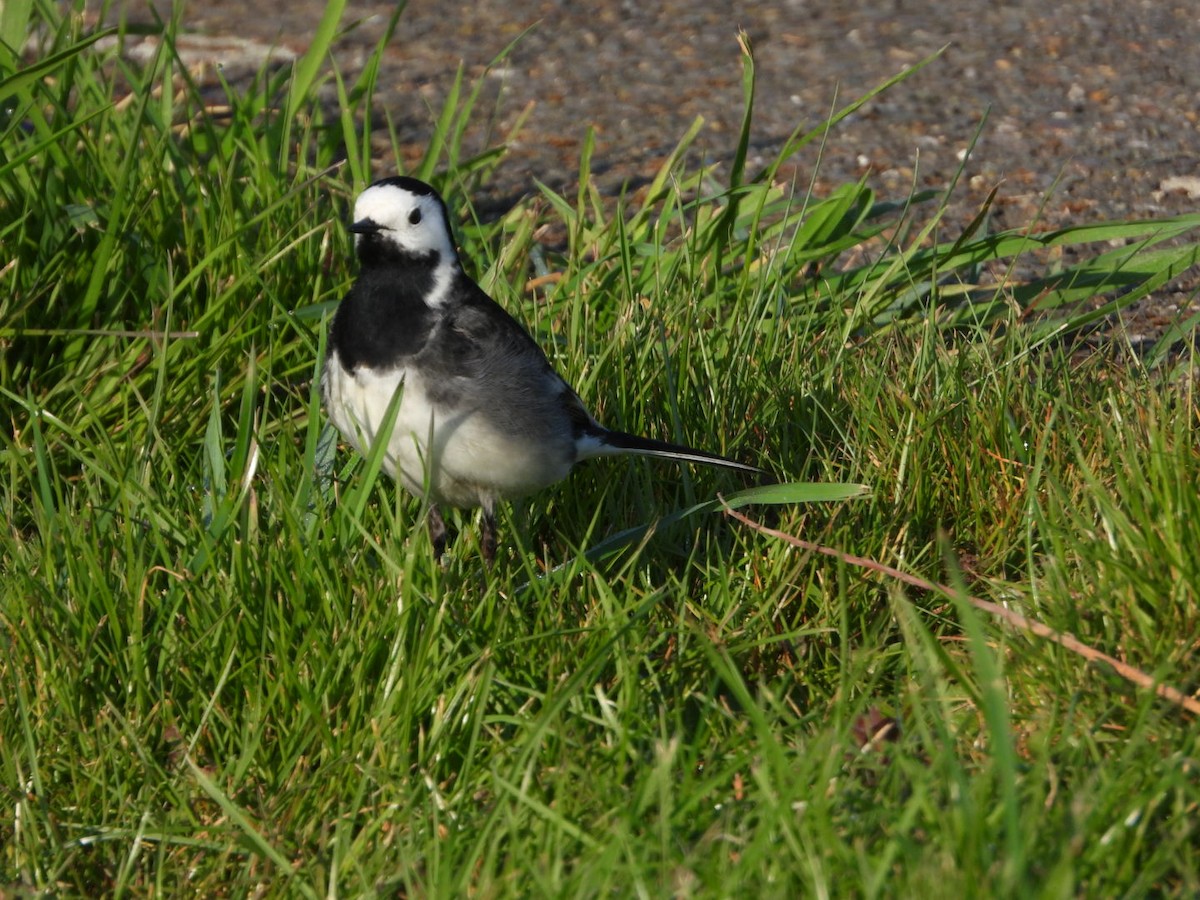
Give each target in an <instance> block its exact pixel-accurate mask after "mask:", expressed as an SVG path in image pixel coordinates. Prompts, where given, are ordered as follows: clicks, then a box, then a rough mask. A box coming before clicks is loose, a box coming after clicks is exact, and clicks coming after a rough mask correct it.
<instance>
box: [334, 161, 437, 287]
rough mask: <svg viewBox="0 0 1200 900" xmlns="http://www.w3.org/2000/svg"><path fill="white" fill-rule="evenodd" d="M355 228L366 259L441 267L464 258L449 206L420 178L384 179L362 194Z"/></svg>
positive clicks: (359, 248)
mask: <svg viewBox="0 0 1200 900" xmlns="http://www.w3.org/2000/svg"><path fill="white" fill-rule="evenodd" d="M350 230H351V231H352V232H354V234H355V236H356V237H355V241H354V243H355V248H356V249H357V251H358V257H359V259H360V260H362V261H363V262H368V261H372V262H373V261H387V260H391V261H405V260H408V261H413V262H417V261H420V262H423V263H426V264H430V263H432V264H433V265H434V266H435V267H436V266H438V265H440V264H445V263H453V262H455V261H456V260H457V259H458V253H457V251H456V250H455V249H454V241H453V239H452V237H451V234H450V217H449V215H448V214H447V212H446V204H445V203H444V202H442V198H441V197H439V196H438V194H437V191H435V190H434V189H433V188H431V187H430V186H429V185H427V184H426V183H425V182H423V181H418V180H417V179H416V178H409V177H407V176H403V175H398V176H394V177H392V178H384V179H383V180H381V181H377V182H375V183H374V184H372V185H371V186H370V187H369V188H367V189H366V190H365V191H363V192H362V193H361V194H359V195H358V199H357V200H356V201H355V203H354V222H353V224H352V225H351V226H350Z"/></svg>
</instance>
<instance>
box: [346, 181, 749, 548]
mask: <svg viewBox="0 0 1200 900" xmlns="http://www.w3.org/2000/svg"><path fill="white" fill-rule="evenodd" d="M350 231H352V232H354V234H355V236H356V237H355V247H356V250H357V253H358V261H359V264H360V271H359V275H358V279H357V280H356V281H355V282H354V286H353V287H351V289H350V292H349V293H348V294H347V295H346V297H345V299H343V300H342V302H341V304H340V305H339V306H338V309H337V313H336V314H335V316H334V319H333V328H332V331H331V333H330V339H329V353H328V358H327V359H326V362H325V372H324V376H323V378H322V391H323V394H324V399H325V407H326V409H327V411H328V413H329V417H330V419H332V420H333V423H334V424H335V425H336V426H337V427H338V429H339V430H340V431H341V433H342V434H343V435H344V436H345V438H346V440H347V441H349V442H350V443H351V444H352V445H353V446H354V447H355V449H357V450H358V451H359V452H360V453H366V452H367V450H368V449H369V448H370V447H371V445H372V443H373V442H374V440H375V436H376V433H377V431H378V430H379V428H380V424H381V423H382V421H383V420H384V418H385V416H386V414H387V411H388V409H389V406H390V405H391V404H392V402H393V398H395V397H396V394H397V391H399V392H400V396H399V401H398V402H399V407H398V409H397V410H396V411H395V424H394V426H393V428H392V433H391V435H390V436H389V437H388V439H387V440H388V443H387V449H386V455H385V458H384V467H385V468H386V470H387V471H388V473H389V474H390V475H392V477H394V478H397V479H399V481H400V483H401V484H402V485H403V486H404V487H405V488H406V489H407V490H408V491H410V492H411V493H413V494H414V495H416V496H418V497H425V498H427V499H428V500H429V501H430V509H429V532H430V537H431V538H432V540H433V545H434V549H435V552H436V553H437V554H438V555H439V556H440V555H441V554H442V552H443V550H444V549H445V545H446V525H445V522H444V521H443V520H442V516H441V513H440V512H439V510H438V504H439V503H448V504H450V505H451V506H458V507H465V508H471V507H476V506H479V507H482V508H483V524H482V527H481V532H480V545H481V549H482V552H483V556H484V559H485V560H486V561H487V562H489V563H490V562H491V561H492V560H493V559H494V557H495V554H496V502H497V501H499V500H508V499H514V498H518V497H523V496H525V495H527V494H531V493H533V492H534V491H537V490H540V489H541V488H544V487H547V486H548V485H551V484H553V483H554V482H556V481H559V480H561V479H563V478H565V477H566V476H567V473H568V472H570V471H571V467H572V466H573V465H575V463H577V462H579V460H581V459H588V458H589V457H593V456H615V455H618V454H622V453H637V454H643V455H646V456H661V457H666V458H668V459H678V460H686V461H688V462H697V463H706V464H709V465H717V466H727V467H729V468H731V469H740V470H742V471H744V472H751V473H755V474H760V473H762V470H761V469H758V468H756V467H754V466H748V465H744V464H742V463H739V462H734V461H733V460H729V459H725V458H724V457H721V456H717V455H715V454H713V453H706V452H704V451H703V450H693V449H692V448H690V447H683V446H680V445H677V444H668V443H665V442H663V441H656V440H651V439H648V438H641V437H636V436H635V435H632V434H626V433H624V432H621V431H610V430H609V429H607V428H605V427H604V426H603V425H601V424H599V423H598V422H597V421H596V420H595V419H593V418H592V416H591V414H590V413H589V412H588V411H587V409H585V408H584V405H583V403H582V401H580V399H579V397H578V396H576V394H575V392H574V391H573V390H572V389H571V387H570V385H568V384H567V383H566V382H565V381H564V380H563V379H562V378H561V377H560V376H559V375H558V374H557V373H556V372H555V371H554V370H553V369H552V368H551V367H550V362H549V360H547V359H546V355H545V354H544V353H543V352H542V350H541V348H540V347H538V345H537V344H536V343H535V342H534V340H533V338H531V337H530V336H529V334H528V333H527V332H526V331H525V329H523V328H522V327H521V326H520V325H519V324H517V322H516V320H515V319H513V318H512V317H511V316H510V315H509V314H508V313H506V312H505V311H504V310H503V309H502V308H501V307H500V306H499V304H497V303H496V302H495V301H494V300H493V299H492V298H491V297H489V296H488V295H487V294H485V293H484V292H483V289H482V288H480V287H479V285H477V284H476V283H475V282H474V281H473V280H472V279H471V278H470V277H469V276H468V275H467V274H466V273H465V272H464V271H463V269H462V265H461V264H460V263H459V259H458V252H457V251H456V250H455V246H454V242H453V240H452V237H451V232H450V220H449V216H448V214H447V212H446V205H445V203H444V202H443V201H442V198H441V197H439V196H438V194H437V192H436V191H434V189H433V188H431V187H430V186H429V185H427V184H425V183H424V182H422V181H418V180H417V179H415V178H407V177H393V178H385V179H383V180H381V181H377V182H375V183H374V184H373V185H371V186H370V187H369V188H367V189H366V190H365V191H363V192H362V194H360V195H359V197H358V200H357V201H356V202H355V204H354V223H353V224H352V225H351V226H350Z"/></svg>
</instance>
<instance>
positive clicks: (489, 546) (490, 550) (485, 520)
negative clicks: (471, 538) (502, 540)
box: [479, 501, 496, 566]
mask: <svg viewBox="0 0 1200 900" xmlns="http://www.w3.org/2000/svg"><path fill="white" fill-rule="evenodd" d="M479 549H480V550H481V551H483V561H484V562H485V563H487V564H488V565H489V566H491V564H492V563H494V562H495V561H496V505H495V503H493V502H490V501H489V502H487V503H484V504H483V517H482V518H481V519H480V521H479Z"/></svg>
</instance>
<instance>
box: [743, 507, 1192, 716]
mask: <svg viewBox="0 0 1200 900" xmlns="http://www.w3.org/2000/svg"><path fill="white" fill-rule="evenodd" d="M725 514H726V515H728V516H732V517H733V518H735V519H737V520H738V521H739V522H741V523H743V524H745V525H749V526H750V527H751V528H753V529H754V530H755V531H761V532H762V533H763V534H766V535H770V536H771V537H774V538H779V540H781V541H786V542H787V543H789V544H791V545H793V546H795V547H799V548H800V549H801V550H807V551H809V552H811V553H819V554H821V555H822V556H831V557H833V558H834V559H837V560H840V561H842V562H844V563H847V564H849V565H852V566H858V567H859V568H863V569H868V570H871V571H875V572H879V573H880V574H883V575H887V576H888V577H890V578H895V579H897V580H898V581H902V582H904V583H905V584H908V585H911V586H912V587H915V588H920V589H921V590H923V591H939V592H941V593H943V594H947V595H950V596H953V595H954V594H955V593H957V592H956V591H955V590H954V589H952V588H950V587H947V586H946V585H944V584H937V583H935V582H932V581H926V580H925V579H924V578H918V577H917V576H916V575H909V574H908V573H907V572H901V571H900V570H899V569H896V568H893V567H892V566H888V565H885V564H883V563H880V562H876V561H875V560H873V559H867V558H866V557H863V556H854V555H853V554H850V553H846V552H845V551H843V550H838V549H835V548H833V547H825V546H823V545H821V544H814V543H813V542H812V541H806V540H804V539H803V538H798V537H796V536H795V535H791V534H788V533H787V532H784V531H779V530H777V529H775V528H768V527H767V526H766V525H763V524H761V523H760V522H755V521H754V520H753V519H751V518H749V517H747V516H745V515H743V514H742V513H740V512H738V511H737V510H735V509H731V508H730V507H728V506H726V507H725ZM965 597H966V600H967V602H968V603H970V604H971V605H972V606H974V607H975V608H976V609H978V610H981V611H983V612H985V613H988V614H989V615H993V616H996V617H997V618H999V619H1002V620H1003V621H1005V622H1007V623H1008V624H1009V625H1011V626H1012V627H1013V628H1017V629H1020V630H1022V631H1027V632H1029V633H1030V634H1033V635H1036V636H1037V637H1040V638H1045V639H1047V640H1049V641H1053V642H1054V643H1056V644H1058V645H1059V646H1060V647H1062V648H1063V649H1064V650H1069V651H1070V652H1072V653H1076V654H1078V655H1079V656H1082V657H1083V658H1084V659H1086V660H1088V661H1089V662H1100V663H1104V664H1105V665H1108V666H1110V667H1111V668H1112V670H1113V671H1114V672H1116V673H1117V674H1118V675H1120V676H1121V677H1122V678H1124V679H1125V680H1126V681H1129V682H1132V683H1133V684H1136V685H1137V686H1138V687H1142V688H1147V689H1148V690H1152V691H1154V693H1155V694H1157V695H1158V696H1159V697H1162V698H1163V699H1164V700H1167V701H1169V702H1171V703H1174V704H1175V705H1176V706H1179V707H1182V708H1183V709H1185V710H1187V711H1188V712H1190V713H1192V714H1193V715H1200V700H1196V699H1195V698H1194V697H1189V696H1188V695H1187V694H1185V693H1184V692H1183V691H1181V690H1179V689H1178V688H1173V687H1171V686H1170V685H1168V684H1162V683H1161V682H1158V681H1155V680H1154V678H1153V677H1151V676H1150V675H1148V674H1146V673H1145V672H1143V671H1142V670H1141V669H1138V668H1135V667H1134V666H1131V665H1129V664H1128V663H1123V662H1121V661H1120V660H1119V659H1116V658H1115V657H1112V656H1109V655H1108V654H1107V653H1102V652H1101V651H1099V650H1097V649H1096V648H1095V647H1090V646H1088V645H1087V644H1085V643H1084V642H1083V641H1081V640H1079V638H1077V637H1075V636H1074V635H1072V634H1066V633H1064V632H1061V631H1058V630H1056V629H1054V628H1051V627H1050V626H1049V625H1045V624H1043V623H1042V622H1039V621H1037V620H1036V619H1031V618H1029V617H1028V616H1023V615H1021V614H1020V613H1016V612H1013V611H1012V610H1011V609H1005V608H1004V607H1003V606H1000V605H999V604H996V603H992V602H990V601H988V600H982V599H980V598H979V597H972V596H971V595H970V594H967V595H965Z"/></svg>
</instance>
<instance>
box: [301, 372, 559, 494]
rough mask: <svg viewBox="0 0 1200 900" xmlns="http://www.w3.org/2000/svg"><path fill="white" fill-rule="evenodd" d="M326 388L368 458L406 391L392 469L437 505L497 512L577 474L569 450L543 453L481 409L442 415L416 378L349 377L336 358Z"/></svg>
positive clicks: (336, 415) (337, 416) (337, 415)
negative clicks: (499, 503)
mask: <svg viewBox="0 0 1200 900" xmlns="http://www.w3.org/2000/svg"><path fill="white" fill-rule="evenodd" d="M323 389H324V395H325V407H326V410H327V412H328V414H329V418H330V420H331V421H332V422H333V424H334V425H335V426H337V429H338V430H339V431H340V432H341V433H342V435H343V436H344V437H345V438H346V440H347V441H349V442H350V444H351V445H352V446H353V447H354V448H355V449H356V450H358V452H359V453H362V454H363V455H366V454H367V453H369V452H370V449H371V447H372V446H373V445H374V442H375V440H376V437H377V435H378V433H379V430H380V426H381V424H382V423H383V420H384V418H385V417H386V414H387V409H388V406H389V404H391V402H392V398H393V397H394V396H395V395H396V393H397V391H399V392H400V399H399V403H400V407H399V409H398V410H397V411H396V421H395V425H394V426H393V428H392V432H391V435H390V436H389V438H388V443H387V450H386V452H385V457H384V468H385V469H386V470H387V472H388V474H390V475H391V476H392V477H393V478H395V479H397V480H398V481H399V482H400V483H401V484H402V485H403V486H404V487H405V489H406V490H408V491H409V492H410V493H413V494H415V495H417V496H418V497H426V496H427V497H429V499H430V500H432V501H433V502H435V503H448V504H450V505H451V506H460V507H472V506H484V505H488V506H490V505H491V504H493V503H494V502H495V501H496V500H500V499H512V498H516V497H522V496H524V495H526V494H530V493H533V492H534V491H537V490H540V489H541V488H544V487H546V486H548V485H550V484H553V483H554V482H556V481H560V480H562V479H563V478H565V477H566V476H567V473H568V472H570V470H571V460H569V459H568V458H567V457H566V456H565V454H564V453H563V452H562V449H561V448H555V447H547V446H540V445H539V442H536V441H533V440H531V438H530V436H529V435H527V434H521V433H518V434H511V433H510V434H506V433H503V432H502V431H499V430H497V429H496V428H495V427H493V426H492V425H490V424H489V421H488V417H486V416H485V415H483V414H482V413H481V412H480V410H479V409H478V408H474V407H470V406H466V405H462V406H460V407H458V408H453V409H443V408H435V407H434V406H433V405H432V404H431V403H430V402H429V398H428V395H427V393H426V391H425V387H424V385H423V384H422V383H421V379H420V377H419V376H417V375H416V374H415V373H413V372H405V371H404V370H403V369H396V370H392V371H389V372H385V373H378V372H372V371H369V370H367V369H365V368H362V367H360V368H359V369H358V370H356V371H354V372H347V371H346V370H345V369H344V368H343V367H342V365H341V364H340V362H339V361H338V358H337V355H336V354H334V355H333V356H331V357H330V359H329V362H328V364H327V365H326V367H325V374H324V378H323Z"/></svg>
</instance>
